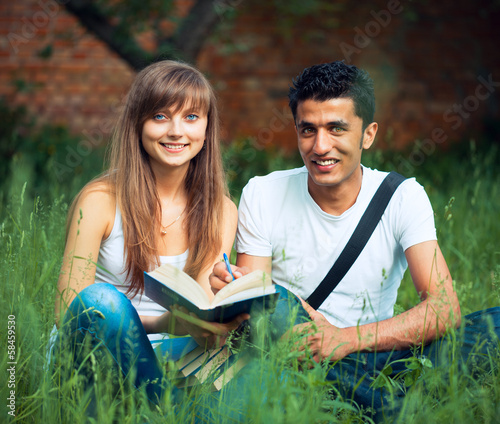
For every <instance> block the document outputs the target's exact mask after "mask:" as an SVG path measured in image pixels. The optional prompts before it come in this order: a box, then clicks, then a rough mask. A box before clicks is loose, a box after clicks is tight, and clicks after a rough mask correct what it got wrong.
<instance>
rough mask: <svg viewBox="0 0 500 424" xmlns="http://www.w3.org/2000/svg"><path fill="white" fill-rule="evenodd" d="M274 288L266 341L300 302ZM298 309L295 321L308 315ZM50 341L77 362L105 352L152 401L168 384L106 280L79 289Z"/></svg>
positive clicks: (182, 343)
mask: <svg viewBox="0 0 500 424" xmlns="http://www.w3.org/2000/svg"><path fill="white" fill-rule="evenodd" d="M276 287H277V290H278V292H279V293H280V296H279V299H278V301H277V304H276V308H275V311H274V313H273V314H272V319H271V320H270V321H269V322H268V328H271V329H272V331H268V332H267V333H266V336H267V337H268V338H269V340H267V341H268V342H272V340H276V339H278V338H279V337H281V335H282V334H283V333H284V332H285V331H286V330H288V329H289V328H290V324H289V316H290V312H289V311H290V310H291V309H290V308H291V307H294V306H296V305H300V302H299V301H298V299H297V298H296V297H295V296H293V295H291V294H290V295H289V293H288V292H287V291H286V290H285V289H283V288H282V287H280V286H276ZM300 309H301V311H300V312H299V313H298V315H297V316H296V319H295V322H294V323H299V322H305V320H306V319H307V313H306V312H305V311H304V310H303V309H302V307H300ZM252 320H253V317H252V319H251V320H250V321H252ZM294 323H292V325H293V324H294ZM256 324H258V323H257V322H256ZM194 345H195V342H194V341H193V339H192V338H190V337H188V338H176V339H167V340H165V341H164V342H163V343H161V345H160V349H161V352H162V354H165V353H168V356H169V358H170V359H171V360H176V359H178V358H179V357H180V356H181V355H182V352H183V351H184V352H187V351H189V350H191V349H192V348H193V347H194ZM55 346H56V347H55V354H56V356H57V351H60V350H62V349H64V350H68V349H71V355H72V357H73V360H74V362H75V365H76V366H78V365H79V364H80V363H82V361H85V360H86V358H87V357H88V353H89V351H91V350H92V351H93V352H100V351H105V353H107V354H109V356H110V357H111V358H112V360H113V362H114V363H115V364H116V369H117V370H120V371H121V372H122V374H123V376H124V377H126V378H128V377H129V376H130V375H131V376H133V378H134V381H133V383H134V385H135V386H136V387H141V386H145V388H146V393H147V396H148V398H149V399H150V400H151V401H152V402H156V401H157V400H158V399H160V398H161V397H162V395H163V389H164V387H165V386H169V385H168V384H165V383H166V382H165V381H164V378H165V376H164V373H163V370H162V367H161V366H160V363H159V361H158V358H157V356H156V354H155V351H154V350H153V348H152V345H151V342H150V341H149V339H148V337H147V335H146V332H145V330H144V327H143V326H142V323H141V321H140V318H139V315H138V314H137V311H136V309H135V308H134V306H133V305H132V303H131V302H130V300H129V299H128V298H127V297H126V296H125V295H124V294H123V293H120V292H119V291H118V290H117V289H116V288H115V287H114V286H113V285H111V284H107V283H94V284H92V285H90V286H88V287H86V288H85V289H84V290H82V291H81V292H80V293H79V295H78V296H77V297H76V298H75V299H74V300H73V302H72V303H71V305H70V306H69V308H68V310H67V312H66V314H65V316H64V319H63V324H62V326H61V329H60V331H59V334H58V337H57V340H56V344H55ZM173 390H174V393H173V395H174V398H175V399H181V398H182V393H179V390H178V389H176V388H175V387H174V388H173Z"/></svg>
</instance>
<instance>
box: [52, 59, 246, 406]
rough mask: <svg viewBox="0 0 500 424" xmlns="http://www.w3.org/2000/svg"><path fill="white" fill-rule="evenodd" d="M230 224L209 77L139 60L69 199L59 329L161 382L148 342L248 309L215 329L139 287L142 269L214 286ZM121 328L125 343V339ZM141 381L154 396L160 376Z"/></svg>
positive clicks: (232, 217) (232, 210)
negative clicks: (94, 160) (112, 122)
mask: <svg viewBox="0 0 500 424" xmlns="http://www.w3.org/2000/svg"><path fill="white" fill-rule="evenodd" d="M236 222H237V210H236V207H235V205H234V204H233V202H232V201H231V200H230V199H229V198H228V195H227V188H226V184H225V180H224V173H223V167H222V161H221V155H220V149H219V121H218V113H217V107H216V101H215V95H214V92H213V90H212V88H211V86H210V84H209V83H208V81H207V80H206V78H205V77H204V76H203V75H202V74H201V73H200V72H199V71H198V70H196V69H194V68H193V67H191V66H189V65H187V64H183V63H179V62H174V61H161V62H158V63H155V64H153V65H150V66H148V67H147V68H145V69H144V70H142V71H141V72H140V73H139V74H138V75H137V77H136V79H135V81H134V83H133V84H132V87H131V89H130V92H129V94H128V97H127V99H126V102H125V106H124V108H123V110H122V111H121V114H120V117H119V120H118V124H117V127H116V131H115V134H114V136H113V139H112V145H111V150H110V167H109V170H108V171H107V172H106V173H104V174H103V175H102V176H100V177H99V178H97V179H96V180H94V181H92V182H90V183H89V184H88V185H87V186H86V187H84V189H83V190H82V191H81V192H80V194H79V195H78V196H77V198H76V199H75V201H74V203H73V205H72V207H71V209H70V213H69V220H68V231H67V240H66V248H65V252H64V261H63V265H62V270H61V274H60V278H59V282H58V296H57V299H56V319H57V320H58V325H59V326H60V328H61V330H62V331H60V332H59V334H60V337H59V339H63V335H65V336H66V337H67V336H71V337H73V339H72V340H74V341H75V342H79V343H81V342H82V340H83V339H84V338H87V339H88V338H89V337H91V338H92V337H94V338H95V339H96V340H99V342H100V343H103V345H104V346H105V348H106V349H107V350H108V351H109V352H110V353H111V354H112V356H113V358H115V359H116V360H117V362H118V363H119V364H118V365H119V366H120V367H121V369H122V371H123V372H124V373H125V374H127V373H128V371H129V368H130V367H132V366H136V367H137V378H136V382H135V383H136V385H140V384H141V383H142V382H144V381H147V380H148V379H149V381H153V380H155V379H156V380H158V379H159V381H160V382H161V378H162V377H161V376H162V372H161V370H160V368H159V364H158V362H157V360H156V356H155V354H154V351H153V349H152V346H151V340H158V339H160V338H162V337H163V336H161V333H169V332H170V333H174V334H187V333H189V334H191V335H193V336H194V337H195V339H196V340H197V341H198V342H201V341H202V340H203V339H204V338H208V339H209V342H213V339H214V338H215V337H217V336H222V337H223V336H224V335H226V334H227V333H228V332H229V331H230V330H232V329H234V328H236V327H237V326H238V325H239V323H240V322H241V321H242V320H243V319H244V318H246V317H244V316H243V317H239V318H238V319H237V320H235V321H234V322H232V323H229V324H225V325H222V324H219V325H218V326H217V328H218V329H219V330H220V331H219V332H218V334H212V333H207V331H205V330H201V329H200V328H198V327H196V326H194V325H190V324H188V323H187V322H185V321H181V320H175V319H174V318H173V316H172V315H171V314H170V312H168V311H165V309H163V308H161V307H160V306H159V305H157V304H156V303H154V302H152V301H151V300H150V299H148V298H147V297H146V296H145V295H144V294H143V293H142V292H143V288H144V287H143V286H144V282H143V272H144V271H150V270H152V269H154V268H155V267H157V266H159V265H161V264H163V263H172V264H174V265H175V266H176V267H178V268H180V269H183V270H184V271H185V272H187V273H188V274H189V275H191V277H193V278H194V279H195V280H196V281H197V282H198V283H199V284H200V285H201V286H202V287H203V288H204V290H205V291H206V293H207V294H208V295H209V296H213V294H212V291H211V289H210V286H209V279H208V276H209V274H210V272H211V271H212V268H213V266H214V264H215V263H216V262H217V261H219V260H220V258H221V257H222V254H223V252H229V251H230V250H231V247H232V244H233V239H234V236H235V232H236ZM96 263H97V264H98V265H97V266H96V265H95V264H96ZM63 317H64V318H63ZM146 334H148V335H149V339H148V337H147V336H146ZM154 335H156V336H154ZM127 338H128V339H131V340H132V341H133V344H134V346H135V347H134V348H133V349H130V348H127V349H125V346H130V340H128V341H126V339H127ZM65 340H67V339H65ZM118 358H119V359H118ZM133 364H136V365H133ZM147 391H148V395H149V397H150V399H151V398H155V397H158V396H159V395H160V390H159V385H156V386H154V387H153V386H152V385H151V384H149V385H148V387H147Z"/></svg>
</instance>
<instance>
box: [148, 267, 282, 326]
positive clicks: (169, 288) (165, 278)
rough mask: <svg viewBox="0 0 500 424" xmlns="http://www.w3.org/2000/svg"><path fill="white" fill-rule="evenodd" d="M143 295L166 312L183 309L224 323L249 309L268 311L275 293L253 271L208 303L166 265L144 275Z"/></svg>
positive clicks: (181, 274)
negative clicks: (178, 307) (178, 308)
mask: <svg viewBox="0 0 500 424" xmlns="http://www.w3.org/2000/svg"><path fill="white" fill-rule="evenodd" d="M144 290H145V291H144V293H145V295H146V296H148V297H149V298H150V299H152V300H153V301H155V302H156V303H158V304H160V305H161V306H163V307H164V308H166V309H168V310H172V309H171V308H172V306H173V305H178V306H183V307H185V308H186V309H187V310H188V311H189V312H194V313H195V314H196V315H197V316H198V317H199V318H201V319H202V320H204V321H211V322H227V321H231V320H232V319H234V318H235V317H236V316H237V315H239V314H242V313H245V312H247V313H250V311H251V310H252V309H253V308H261V309H262V308H271V307H273V305H274V301H275V299H276V296H277V293H276V289H275V287H274V285H273V284H272V281H271V278H270V276H269V275H267V274H266V273H264V272H263V271H254V272H251V273H250V274H247V275H244V276H243V277H240V278H238V279H236V280H234V281H233V282H231V283H229V284H228V285H227V286H225V287H224V288H223V289H222V290H220V291H219V292H218V293H217V294H216V295H215V297H214V298H213V299H212V300H210V299H209V297H208V295H207V294H206V293H205V290H203V288H202V287H201V286H200V285H199V284H198V283H197V282H196V281H195V280H194V279H193V278H191V277H190V276H189V275H187V274H186V273H185V272H183V271H181V270H180V269H178V268H176V267H174V266H173V265H170V264H165V265H162V266H160V267H159V268H156V269H155V270H154V271H151V272H145V273H144Z"/></svg>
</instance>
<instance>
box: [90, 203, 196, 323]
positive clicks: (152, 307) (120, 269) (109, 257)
mask: <svg viewBox="0 0 500 424" xmlns="http://www.w3.org/2000/svg"><path fill="white" fill-rule="evenodd" d="M187 257H188V251H187V250H186V251H185V252H184V253H182V254H180V255H177V256H160V262H161V264H162V265H163V264H165V263H169V264H172V265H174V266H175V267H177V268H179V269H184V266H185V265H186V261H187ZM97 263H98V264H99V265H100V266H101V267H103V268H104V269H106V270H107V271H109V272H106V271H104V270H102V269H101V268H99V267H97V268H96V274H95V282H96V283H109V284H112V285H114V286H115V287H116V288H117V289H118V290H119V291H120V292H122V293H124V294H125V293H126V292H127V290H128V287H129V284H130V283H129V281H127V280H126V278H125V276H126V272H125V256H124V239H123V226H122V215H121V213H120V210H119V209H118V206H117V207H116V213H115V222H114V224H113V229H112V230H111V233H110V234H109V236H108V238H107V239H106V240H104V241H103V242H102V243H101V247H100V249H99V258H98V259H97ZM128 297H129V299H130V301H131V302H132V305H134V307H135V309H137V312H138V313H139V315H144V316H158V315H161V314H163V313H164V312H165V308H163V307H161V306H160V305H158V304H157V303H156V302H153V301H152V300H151V299H150V298H149V297H147V296H145V295H144V294H143V295H142V296H141V295H140V294H138V295H136V296H134V297H133V298H131V297H130V295H128Z"/></svg>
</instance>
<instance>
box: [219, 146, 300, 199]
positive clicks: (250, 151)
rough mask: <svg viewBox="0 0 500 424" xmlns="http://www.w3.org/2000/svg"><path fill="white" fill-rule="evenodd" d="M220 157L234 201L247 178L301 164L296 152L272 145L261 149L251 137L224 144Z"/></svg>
mask: <svg viewBox="0 0 500 424" xmlns="http://www.w3.org/2000/svg"><path fill="white" fill-rule="evenodd" d="M222 158H223V161H224V167H225V170H226V175H227V182H228V186H229V192H230V193H231V196H232V197H233V198H234V200H235V201H238V200H239V197H240V195H241V191H242V190H243V187H244V186H245V185H246V183H247V182H248V180H249V179H250V178H252V177H255V176H259V175H267V174H269V173H270V172H272V171H275V170H280V169H290V168H295V167H299V166H303V162H302V159H301V158H300V155H299V154H298V153H294V154H290V153H286V152H285V151H283V150H280V149H278V148H276V147H274V146H272V147H270V148H267V149H263V148H259V147H258V146H256V145H255V143H254V142H253V141H252V139H249V138H248V139H239V140H235V141H233V142H232V143H230V144H228V145H226V146H224V149H223V153H222Z"/></svg>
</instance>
